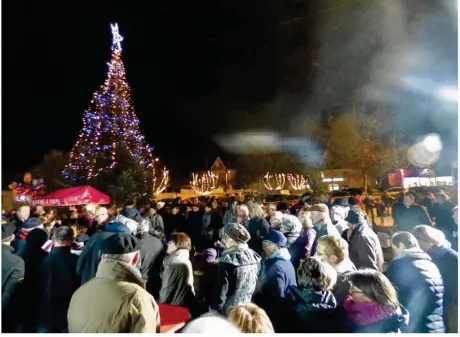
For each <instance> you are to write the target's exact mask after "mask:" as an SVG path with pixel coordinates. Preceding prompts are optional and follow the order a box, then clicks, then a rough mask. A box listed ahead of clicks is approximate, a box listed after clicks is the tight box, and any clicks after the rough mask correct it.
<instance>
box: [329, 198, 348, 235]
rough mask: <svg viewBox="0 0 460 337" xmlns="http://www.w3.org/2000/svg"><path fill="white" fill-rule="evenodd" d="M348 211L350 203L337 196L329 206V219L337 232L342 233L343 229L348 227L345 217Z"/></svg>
mask: <svg viewBox="0 0 460 337" xmlns="http://www.w3.org/2000/svg"><path fill="white" fill-rule="evenodd" d="M349 211H350V205H349V203H348V200H347V199H345V198H337V199H335V200H334V205H333V206H332V208H331V221H332V224H333V225H334V226H335V228H337V230H338V232H339V234H342V233H343V231H344V230H346V229H347V228H348V224H347V222H346V221H345V219H346V217H347V215H348V212H349Z"/></svg>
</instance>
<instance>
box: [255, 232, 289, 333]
mask: <svg viewBox="0 0 460 337" xmlns="http://www.w3.org/2000/svg"><path fill="white" fill-rule="evenodd" d="M286 241H287V240H286V237H285V236H284V235H283V234H282V233H281V232H279V231H276V230H274V229H270V230H269V232H268V235H267V237H266V238H265V240H264V241H262V245H263V250H264V255H265V260H264V264H265V266H264V268H263V273H262V275H261V276H260V277H259V280H258V284H257V287H256V291H255V292H254V296H253V302H254V303H255V304H257V305H258V306H260V307H261V308H262V309H264V310H265V311H266V312H267V314H268V317H270V320H271V321H272V323H273V326H275V330H276V326H278V324H279V320H280V319H281V317H280V316H279V309H280V308H281V307H280V305H282V301H283V299H284V298H285V297H286V291H287V289H288V288H289V287H290V286H296V285H297V281H296V273H295V270H294V266H293V265H292V263H291V256H290V255H289V252H288V250H287V248H286Z"/></svg>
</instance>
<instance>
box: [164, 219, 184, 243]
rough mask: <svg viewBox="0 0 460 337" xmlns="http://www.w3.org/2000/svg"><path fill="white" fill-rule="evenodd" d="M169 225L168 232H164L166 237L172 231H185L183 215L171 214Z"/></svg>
mask: <svg viewBox="0 0 460 337" xmlns="http://www.w3.org/2000/svg"><path fill="white" fill-rule="evenodd" d="M170 227H171V228H170V233H168V232H166V236H167V237H168V238H169V235H168V234H171V233H172V232H185V229H186V227H185V217H184V216H183V215H182V214H171V217H170Z"/></svg>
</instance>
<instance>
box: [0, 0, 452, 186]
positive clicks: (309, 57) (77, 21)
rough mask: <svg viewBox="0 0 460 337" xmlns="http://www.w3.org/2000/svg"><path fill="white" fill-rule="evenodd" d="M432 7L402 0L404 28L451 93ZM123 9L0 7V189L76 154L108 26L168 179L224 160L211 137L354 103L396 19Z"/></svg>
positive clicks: (235, 7) (225, 5) (165, 5)
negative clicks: (61, 154) (56, 158)
mask: <svg viewBox="0 0 460 337" xmlns="http://www.w3.org/2000/svg"><path fill="white" fill-rule="evenodd" d="M389 2H393V0H389V1H388V2H386V3H389ZM441 2H442V3H444V5H445V3H449V4H450V2H452V1H450V2H449V0H441V1H425V4H426V5H425V7H423V8H419V7H420V6H418V5H417V1H407V0H406V1H402V2H401V3H404V4H403V5H401V6H403V8H402V9H399V12H404V18H400V21H401V22H400V23H401V25H402V26H401V27H400V28H401V29H402V30H404V31H405V33H406V35H407V36H406V38H407V39H409V40H410V41H412V42H413V44H414V45H415V46H416V47H420V48H419V49H421V50H422V51H423V50H432V49H433V48H434V49H439V44H440V43H441V44H442V46H441V49H442V58H441V57H440V56H439V55H434V56H433V55H431V56H430V57H433V58H436V62H437V63H438V64H437V65H436V67H435V66H434V65H433V61H430V62H428V63H427V64H429V67H428V66H426V67H425V68H424V69H425V70H426V68H427V67H428V68H429V70H430V71H431V69H433V67H435V68H437V69H440V71H441V72H443V74H449V75H455V76H451V77H452V78H453V79H454V80H452V78H451V79H449V81H450V82H449V81H448V82H449V83H451V82H452V81H455V84H456V74H457V71H456V70H457V66H456V62H457V55H456V22H457V21H456V16H455V17H452V16H449V14H448V13H447V9H446V8H449V7H446V6H444V7H443V5H440V3H441ZM77 3H78V5H76V4H77ZM120 3H123V5H118V2H115V1H112V2H107V1H80V2H72V3H67V2H54V1H53V2H49V1H44V2H43V1H41V2H36V1H30V0H29V1H23V0H18V1H9V2H5V3H4V4H3V14H4V15H3V93H2V94H3V95H2V99H3V107H2V108H3V114H2V115H3V116H2V117H3V121H2V122H3V130H2V133H3V144H4V146H3V148H2V151H3V152H2V159H3V160H2V169H3V178H4V179H8V178H7V176H8V175H11V174H12V172H13V173H15V174H19V175H22V174H23V173H24V171H25V170H26V169H29V168H30V167H31V166H33V165H35V164H38V163H39V162H40V159H41V158H42V157H43V155H44V154H45V153H46V151H48V150H49V149H51V148H57V149H62V150H65V151H68V150H70V149H71V147H72V146H73V144H74V142H75V140H76V137H77V134H78V132H79V130H80V127H81V118H82V114H83V111H84V109H86V108H87V107H88V104H89V100H90V98H91V95H92V93H93V92H94V91H95V90H97V89H98V87H99V85H100V84H102V83H103V81H104V79H105V76H106V72H107V65H106V62H108V61H109V59H110V44H111V36H110V28H109V24H110V23H111V22H118V24H119V27H120V32H121V34H122V35H123V36H124V38H125V40H124V41H123V60H124V63H125V67H126V71H127V78H128V81H129V83H130V84H131V89H132V94H133V99H134V104H135V107H136V112H137V115H138V117H139V119H140V122H141V129H142V131H143V132H144V133H145V134H146V137H147V140H148V142H149V143H150V144H151V145H152V146H155V155H157V156H159V157H160V158H161V160H162V163H163V164H165V165H167V166H168V167H170V168H171V171H172V175H173V177H174V176H177V177H179V176H187V172H189V171H190V170H194V169H202V168H203V167H204V165H205V158H208V160H209V164H211V162H212V160H213V159H214V158H215V157H216V156H217V155H222V156H223V157H224V159H225V158H230V159H232V157H231V156H229V155H227V154H225V153H224V152H223V150H222V149H220V148H219V146H217V145H216V144H215V142H214V140H213V136H214V135H216V134H218V133H228V132H230V131H241V130H244V129H247V128H250V129H251V128H252V129H254V128H261V129H263V128H270V129H273V130H276V131H278V132H283V133H289V132H290V129H291V126H290V125H291V124H292V121H295V118H298V117H299V116H300V118H308V115H309V114H313V113H324V112H325V111H329V110H330V107H331V106H337V105H343V104H345V103H344V102H346V101H347V100H349V98H350V96H354V95H355V94H356V92H360V93H361V91H362V90H361V89H362V88H359V87H357V85H356V83H358V82H357V81H359V80H360V79H362V76H363V74H365V75H366V76H371V75H372V76H374V80H375V76H377V75H376V74H378V71H377V70H379V68H380V67H379V64H377V66H376V64H375V62H380V61H378V60H379V57H380V58H381V57H382V55H385V54H384V52H387V53H388V50H389V49H391V48H388V44H389V43H388V41H387V40H385V39H386V38H388V36H390V41H393V40H391V39H393V38H394V37H393V35H394V33H393V35H391V34H392V33H391V32H389V33H388V34H387V31H390V30H391V27H393V26H394V25H393V24H392V23H391V21H389V20H383V21H381V22H376V21H378V20H377V19H376V18H381V17H382V14H381V10H382V8H379V7H378V6H381V5H376V2H372V1H359V0H358V1H356V0H355V1H352V0H350V1H342V0H312V1H307V0H304V1H301V0H286V1H279V0H253V1H247V0H225V1H224V0H207V1H186V0H182V1H178V0H162V1H145V2H141V1H129V2H128V1H123V2H120ZM372 3H374V4H372ZM398 6H399V5H398ZM414 6H415V7H417V8H416V9H417V11H413V9H414ZM436 6H437V7H436ZM414 13H415V14H414ZM417 13H418V14H419V15H418V14H417ZM426 13H430V14H426ZM433 13H434V14H433ZM387 14H388V18H393V17H394V15H393V14H392V13H391V11H389V12H388V13H387ZM426 15H430V16H429V17H426ZM455 15H456V14H455ZM363 20H364V21H363ZM424 20H425V21H424ZM414 22H415V23H414ZM420 22H422V23H420ZM453 22H455V25H452V23H453ZM416 24H419V25H420V24H423V27H421V26H414V25H416ZM363 27H366V28H365V29H363ZM454 27H455V28H454ZM422 28H423V29H422ZM420 30H422V31H423V33H420ZM414 32H417V33H414ZM433 32H434V33H433ZM366 34H368V35H366ZM413 34H415V35H413ZM423 34H427V35H426V36H423ZM430 34H431V35H430ZM433 34H434V35H433ZM396 35H399V34H396ZM439 37H442V38H441V39H439ZM439 40H441V42H440V41H439ZM420 41H422V42H423V41H430V43H428V44H423V43H422V42H420ZM434 41H436V43H438V45H435V42H434ZM431 42H433V43H431ZM391 43H393V42H391ZM391 43H390V44H391ZM398 43H399V44H398V45H399V46H402V45H404V46H406V45H407V43H405V41H402V42H401V41H399V42H398ZM454 47H455V48H454ZM385 62H386V61H385ZM363 64H365V65H366V66H365V67H364V68H363ZM387 66H388V67H394V65H393V64H392V63H391V62H390V63H389V64H388V65H387ZM454 71H455V74H453V72H454ZM398 73H399V71H398ZM423 75H424V76H428V77H433V78H436V76H438V75H439V74H437V75H436V76H435V75H433V74H432V73H429V74H428V75H427V73H424V74H423ZM444 77H445V76H444ZM443 81H445V78H443ZM377 82H378V81H375V83H377ZM377 84H378V83H377ZM379 85H380V87H379V90H380V89H381V87H382V86H386V87H388V83H384V84H379ZM389 87H392V86H391V85H390V86H389ZM374 89H375V88H374ZM393 89H394V88H393ZM373 92H375V90H374V91H373ZM368 96H369V95H368ZM407 100H408V101H409V102H412V101H413V98H412V97H411V98H407ZM397 101H398V102H400V101H401V100H400V99H397ZM388 104H393V102H389V103H388ZM417 110H419V109H418V108H417ZM405 111H406V110H405ZM405 113H406V115H404V116H406V117H407V116H408V115H407V113H408V112H407V111H406V112H405ZM302 116H303V117H302ZM305 116H306V117H305ZM455 118H456V117H455ZM420 123H422V122H420ZM423 123H425V124H426V123H427V122H426V121H424V122H423ZM428 124H430V122H429V121H428ZM440 130H442V128H440ZM418 131H420V130H416V131H414V132H415V133H417V132H418ZM420 132H421V131H420ZM456 132H457V131H455V132H454V133H453V134H455V135H456V134H457V133H456ZM454 139H455V138H454ZM24 153H25V154H24Z"/></svg>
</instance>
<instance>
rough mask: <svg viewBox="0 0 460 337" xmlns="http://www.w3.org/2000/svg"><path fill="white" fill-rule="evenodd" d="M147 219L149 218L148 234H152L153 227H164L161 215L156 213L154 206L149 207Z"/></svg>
mask: <svg viewBox="0 0 460 337" xmlns="http://www.w3.org/2000/svg"><path fill="white" fill-rule="evenodd" d="M149 220H150V234H153V229H154V228H155V227H161V228H163V229H165V225H164V222H163V217H162V216H161V215H160V214H158V212H157V209H156V208H155V207H150V208H149Z"/></svg>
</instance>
